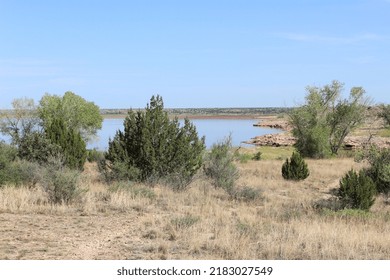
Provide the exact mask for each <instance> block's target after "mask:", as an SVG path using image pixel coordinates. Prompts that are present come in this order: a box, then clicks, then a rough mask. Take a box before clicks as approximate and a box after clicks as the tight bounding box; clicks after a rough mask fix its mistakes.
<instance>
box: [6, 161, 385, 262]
mask: <svg viewBox="0 0 390 280" xmlns="http://www.w3.org/2000/svg"><path fill="white" fill-rule="evenodd" d="M307 162H308V165H309V168H310V171H311V175H310V176H309V178H308V179H307V180H305V181H303V182H288V181H285V180H283V178H282V176H281V171H280V169H281V166H282V164H283V161H282V160H263V161H249V162H247V163H243V164H239V168H240V172H241V178H240V180H239V185H241V186H250V187H253V188H256V189H260V190H261V191H262V197H261V198H259V199H258V200H257V201H254V202H250V203H244V202H239V201H235V200H232V199H230V197H229V196H228V195H227V194H225V193H224V192H223V191H222V190H216V189H214V188H212V187H211V185H210V184H209V183H208V182H207V181H206V180H205V179H199V180H196V181H195V182H194V183H193V184H192V187H191V188H190V189H189V190H188V191H185V192H181V193H175V192H173V191H172V190H170V189H169V188H167V187H163V186H157V187H155V188H154V189H152V191H153V193H154V194H155V195H154V196H148V195H143V194H142V192H139V191H134V190H130V191H126V190H118V191H114V192H112V191H109V190H108V189H109V188H108V186H107V185H106V184H105V183H102V182H101V181H100V180H99V178H98V173H97V171H96V167H95V166H94V165H93V164H88V165H87V166H86V171H85V173H84V176H83V180H82V183H83V187H84V188H88V189H89V191H88V192H86V193H85V194H84V195H83V196H82V197H81V198H80V199H79V200H77V201H76V202H74V203H73V204H71V205H56V206H53V205H51V204H49V203H48V201H47V198H46V196H45V193H43V192H42V191H40V190H39V188H37V189H27V188H10V187H9V188H3V189H0V259H387V258H388V256H389V255H390V236H389V235H388V234H387V233H388V232H389V231H390V224H389V220H390V214H389V210H390V207H389V206H388V200H387V198H385V197H381V198H379V199H377V201H376V203H375V205H374V207H373V209H372V211H371V212H370V213H362V212H357V211H349V212H348V211H343V212H339V213H337V212H331V211H319V210H316V209H315V208H314V207H313V205H314V203H315V202H317V201H319V200H320V199H324V198H328V197H330V196H331V195H330V194H329V191H330V190H331V189H332V188H335V187H337V184H338V180H339V179H340V178H341V176H343V175H344V173H345V172H347V171H348V170H349V169H351V168H352V167H353V168H355V169H359V168H361V167H362V164H358V163H355V162H354V161H353V160H352V159H331V160H308V161H307ZM134 188H138V189H137V190H139V189H143V188H146V186H142V185H136V186H134Z"/></svg>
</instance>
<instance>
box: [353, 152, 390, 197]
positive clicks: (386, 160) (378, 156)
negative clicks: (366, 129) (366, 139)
mask: <svg viewBox="0 0 390 280" xmlns="http://www.w3.org/2000/svg"><path fill="white" fill-rule="evenodd" d="M361 159H366V160H367V161H368V163H369V164H370V166H369V167H368V168H367V169H366V171H365V172H366V175H367V176H369V177H370V178H371V179H372V180H373V181H374V183H375V186H376V189H377V192H378V193H384V194H387V193H389V192H390V149H388V148H387V149H378V148H376V147H371V148H370V149H369V150H368V151H366V152H363V153H362V154H360V156H359V158H358V159H357V160H361Z"/></svg>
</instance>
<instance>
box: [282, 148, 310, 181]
mask: <svg viewBox="0 0 390 280" xmlns="http://www.w3.org/2000/svg"><path fill="white" fill-rule="evenodd" d="M309 174H310V172H309V169H308V168H307V164H306V162H305V160H304V159H303V158H302V157H301V155H300V154H299V153H298V152H294V153H293V154H292V156H291V158H290V161H289V160H288V159H286V162H285V163H284V164H283V166H282V176H283V178H284V179H286V180H296V181H299V180H304V179H306V178H307V177H308V176H309Z"/></svg>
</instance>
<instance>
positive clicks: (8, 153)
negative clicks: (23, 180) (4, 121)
mask: <svg viewBox="0 0 390 280" xmlns="http://www.w3.org/2000/svg"><path fill="white" fill-rule="evenodd" d="M17 153H18V151H17V149H16V148H15V147H13V146H11V145H8V144H5V143H4V142H0V186H2V185H4V184H6V183H7V182H8V181H9V179H10V174H9V166H10V164H11V163H12V162H13V161H14V160H15V159H16V156H17Z"/></svg>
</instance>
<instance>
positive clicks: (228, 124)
mask: <svg viewBox="0 0 390 280" xmlns="http://www.w3.org/2000/svg"><path fill="white" fill-rule="evenodd" d="M191 122H192V123H193V124H194V125H195V126H196V129H197V131H198V135H199V136H200V137H201V136H205V137H206V146H207V148H210V147H211V146H212V145H213V144H214V143H216V142H218V141H221V140H223V139H224V138H225V137H227V136H228V135H229V134H231V136H232V144H233V146H240V145H241V146H245V145H246V144H243V143H242V142H243V141H247V140H250V139H251V138H253V137H255V136H260V135H264V134H271V133H278V132H280V130H277V129H270V128H264V127H255V126H253V124H255V123H257V120H254V119H194V120H191ZM180 123H181V124H182V123H183V120H180ZM118 129H120V130H121V131H123V119H105V120H104V121H103V127H102V129H101V130H100V131H99V132H98V139H96V140H95V141H94V142H91V143H89V144H88V148H90V149H92V148H97V149H98V150H106V149H107V148H108V141H109V138H111V139H112V138H113V137H114V135H115V133H116V131H117V130H118Z"/></svg>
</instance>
